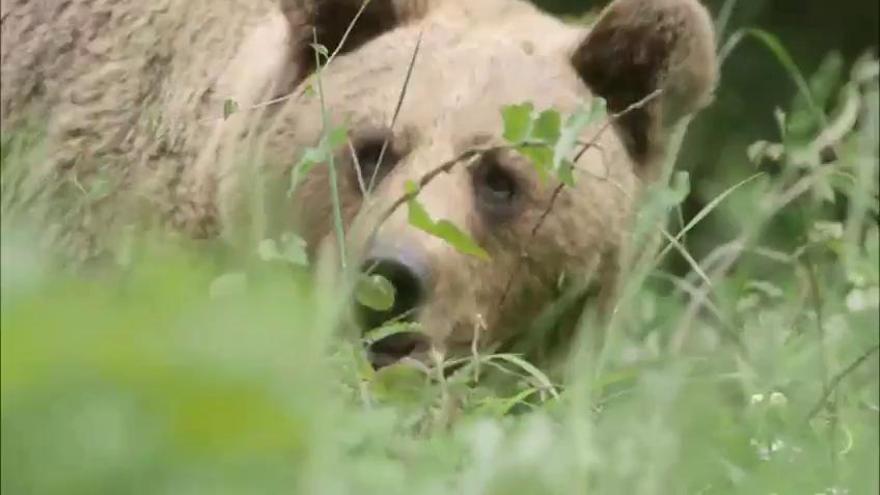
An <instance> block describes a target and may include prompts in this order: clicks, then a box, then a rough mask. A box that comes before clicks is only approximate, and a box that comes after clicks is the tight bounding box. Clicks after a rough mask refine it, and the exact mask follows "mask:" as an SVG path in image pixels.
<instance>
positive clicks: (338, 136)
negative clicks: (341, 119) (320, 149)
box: [323, 125, 348, 152]
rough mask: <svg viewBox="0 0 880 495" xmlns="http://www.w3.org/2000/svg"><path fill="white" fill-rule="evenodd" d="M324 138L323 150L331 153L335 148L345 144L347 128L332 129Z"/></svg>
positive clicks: (342, 126)
mask: <svg viewBox="0 0 880 495" xmlns="http://www.w3.org/2000/svg"><path fill="white" fill-rule="evenodd" d="M325 137H326V140H324V143H323V144H324V145H325V146H324V148H325V150H326V151H328V152H332V151H334V150H335V149H336V148H339V147H340V146H342V145H343V144H345V141H346V139H347V138H348V128H347V127H346V126H344V125H340V126H338V127H335V128H333V129H332V130H331V131H330V132H328V133H327V135H326V136H325Z"/></svg>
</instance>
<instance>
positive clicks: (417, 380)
mask: <svg viewBox="0 0 880 495" xmlns="http://www.w3.org/2000/svg"><path fill="white" fill-rule="evenodd" d="M370 389H371V391H372V392H373V395H374V396H375V397H376V398H377V399H379V400H380V401H384V402H392V403H399V404H413V403H419V402H421V401H422V400H423V399H424V398H425V397H426V396H427V393H428V392H430V387H428V377H427V376H425V374H424V373H423V372H422V371H421V370H420V369H418V368H416V367H415V366H411V365H408V364H405V363H397V364H392V365H391V366H386V367H384V368H382V369H380V370H378V371H377V372H376V374H375V375H373V379H372V380H371V381H370Z"/></svg>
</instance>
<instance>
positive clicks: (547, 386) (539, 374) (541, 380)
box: [488, 354, 558, 397]
mask: <svg viewBox="0 0 880 495" xmlns="http://www.w3.org/2000/svg"><path fill="white" fill-rule="evenodd" d="M488 359H489V360H497V361H506V362H508V363H510V364H512V365H514V366H516V367H518V368H520V369H521V370H523V371H524V372H525V373H526V374H527V375H529V376H531V377H532V378H533V379H534V381H535V385H536V386H538V387H540V388H541V389H543V390H545V391H548V392H550V394H551V395H553V396H554V397H557V396H558V394H557V392H556V387H555V386H554V385H553V382H552V381H550V378H549V377H548V376H547V375H546V374H544V372H543V371H541V370H539V369H538V368H537V367H535V365H533V364H532V363H530V362H528V361H526V360H525V359H523V358H521V357H520V356H518V355H516V354H493V355H491V356H489V357H488Z"/></svg>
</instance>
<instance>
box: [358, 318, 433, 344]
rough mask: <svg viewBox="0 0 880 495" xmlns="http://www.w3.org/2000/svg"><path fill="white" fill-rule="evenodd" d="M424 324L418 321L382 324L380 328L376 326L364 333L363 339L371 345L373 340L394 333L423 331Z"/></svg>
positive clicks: (375, 340) (378, 339)
mask: <svg viewBox="0 0 880 495" xmlns="http://www.w3.org/2000/svg"><path fill="white" fill-rule="evenodd" d="M421 329H422V326H421V325H420V324H418V323H417V322H412V321H398V322H394V323H389V324H387V325H382V326H381V327H379V328H374V329H372V330H370V331H369V332H367V334H366V335H364V338H363V341H364V343H365V344H367V345H369V344H372V343H373V342H377V341H380V340H382V339H384V338H385V337H390V336H392V335H397V334H399V333H405V332H417V333H418V332H421Z"/></svg>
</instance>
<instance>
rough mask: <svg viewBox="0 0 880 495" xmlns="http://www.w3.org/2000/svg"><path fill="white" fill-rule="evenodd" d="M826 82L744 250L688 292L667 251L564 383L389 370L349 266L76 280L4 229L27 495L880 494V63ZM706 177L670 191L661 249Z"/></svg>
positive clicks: (729, 196) (742, 200) (7, 378)
mask: <svg viewBox="0 0 880 495" xmlns="http://www.w3.org/2000/svg"><path fill="white" fill-rule="evenodd" d="M749 33H750V34H751V35H752V36H754V37H756V38H758V39H760V40H763V41H764V42H768V40H770V38H767V36H768V35H766V33H763V34H759V35H756V34H755V33H756V32H755V31H751V32H749ZM740 38H741V36H740ZM769 45H770V47H771V49H772V50H774V51H775V52H779V50H781V48H780V47H779V46H777V44H774V43H773V42H772V40H770V41H769ZM731 46H732V45H731ZM780 58H781V59H783V60H786V57H784V56H781V57H780ZM787 65H788V64H787ZM823 67H824V68H823V69H821V70H820V73H819V74H816V75H815V76H813V77H812V78H805V77H802V76H800V75H799V74H798V75H797V76H798V77H797V79H796V80H797V81H798V84H797V87H798V89H799V91H801V95H800V96H799V97H798V98H796V99H795V101H794V102H793V104H792V106H791V108H790V109H788V111H787V112H786V116H785V118H784V121H783V119H782V118H781V117H780V122H781V124H780V128H781V130H782V133H781V136H778V137H772V136H771V137H768V142H767V143H765V145H762V146H761V147H757V148H755V149H754V150H753V153H752V158H753V159H754V160H755V161H756V162H759V164H761V165H762V166H761V167H758V169H757V170H754V169H752V168H749V167H750V165H746V166H744V167H743V168H744V170H745V171H746V172H747V175H748V176H751V175H752V174H754V173H755V172H759V173H760V175H759V176H757V177H754V178H753V179H751V180H748V181H744V182H741V183H740V182H738V181H736V182H731V183H730V184H722V185H720V186H719V188H718V190H719V192H720V195H721V192H723V196H724V197H723V199H722V200H719V201H717V202H712V203H710V207H709V208H708V209H707V211H706V212H705V214H703V213H701V214H700V215H698V218H699V219H700V221H707V222H711V221H713V219H715V218H716V217H717V216H723V217H725V219H726V220H728V221H730V219H732V220H733V221H732V225H735V226H736V231H735V232H732V233H731V236H730V239H732V241H730V240H729V239H728V240H725V241H720V240H719V241H718V242H717V248H718V249H716V250H715V251H714V252H712V253H710V254H709V255H707V256H705V257H701V258H700V259H692V260H691V261H692V265H691V268H690V270H689V271H688V273H685V274H672V273H668V272H667V271H666V270H665V265H663V264H662V263H661V260H660V259H659V257H658V256H657V254H656V252H647V254H646V255H645V256H644V257H643V258H644V259H642V260H641V262H640V263H637V264H636V266H634V267H633V271H632V277H631V278H630V279H629V280H630V282H629V284H628V285H627V286H626V287H625V290H624V291H623V294H622V299H621V301H620V303H619V307H620V310H619V311H618V312H617V313H616V316H615V317H614V318H612V319H611V321H610V322H607V323H604V324H601V325H600V324H598V323H595V324H593V325H586V326H584V328H581V333H580V335H579V336H578V338H576V339H575V341H574V342H573V344H572V353H571V354H572V356H571V358H570V359H569V360H568V361H567V362H563V363H557V364H559V365H561V368H562V369H564V370H565V373H563V375H562V376H563V378H562V379H556V378H555V375H549V376H553V378H550V377H548V374H545V371H541V370H539V369H537V368H535V367H534V366H532V365H531V364H529V363H528V362H527V361H526V360H525V359H524V358H523V357H522V356H520V355H514V354H488V355H480V354H475V355H474V356H472V357H470V358H468V359H466V360H465V361H464V365H465V366H464V367H463V368H461V369H459V370H458V371H457V372H455V373H453V374H452V375H450V376H448V377H444V376H443V374H442V373H439V372H437V369H436V368H430V367H426V368H425V369H420V368H417V367H410V366H392V367H389V368H385V369H383V370H382V371H381V372H378V373H376V372H373V371H372V370H371V369H370V368H369V366H367V365H366V364H365V361H364V356H363V354H362V352H361V350H360V343H359V342H357V341H356V339H355V340H352V339H350V338H346V337H345V336H343V335H340V333H345V332H339V331H338V330H339V323H340V321H342V320H343V316H344V311H343V309H344V305H343V304H342V303H341V301H340V298H339V297H338V295H337V294H338V293H337V292H336V290H335V289H334V287H335V284H334V282H333V280H332V277H330V276H326V273H325V271H321V270H318V272H317V273H316V274H309V273H308V272H307V271H306V270H305V269H303V268H302V267H300V266H298V263H293V262H290V260H289V259H287V258H286V257H285V256H268V257H267V256H264V258H265V260H264V261H262V262H260V263H257V264H255V265H253V266H249V267H248V269H247V270H246V271H238V270H233V269H232V268H230V267H229V266H226V265H224V264H222V263H219V262H216V261H215V260H213V259H211V258H208V257H206V256H204V255H203V254H202V253H200V252H199V251H198V250H196V249H193V248H191V247H187V246H184V245H177V244H173V243H168V242H164V241H163V242H154V243H136V244H134V245H133V247H132V251H131V252H129V253H128V254H127V255H126V256H124V257H121V258H119V263H120V267H119V268H120V269H119V271H118V273H114V274H113V275H112V276H109V277H108V276H102V277H95V278H84V277H74V276H70V275H67V274H64V273H61V272H58V271H55V270H52V269H51V268H50V265H48V264H47V263H48V262H47V261H46V259H45V258H43V257H42V256H41V255H40V254H38V252H37V251H35V250H34V249H33V248H32V244H31V243H29V242H28V239H27V237H26V236H25V235H24V234H23V233H22V232H20V231H17V230H15V231H13V230H10V229H9V228H6V226H7V222H5V221H4V231H3V237H2V244H3V250H2V266H0V268H2V279H0V280H2V287H0V289H2V299H0V302H2V312H0V324H2V332H0V339H2V341H0V344H2V351H0V352H2V354H0V356H2V364H0V371H2V378H0V399H2V404H0V422H2V443H0V447H2V490H3V493H9V494H18V493H21V494H30V493H34V494H43V493H64V494H96V493H150V494H153V493H168V494H181V493H212V494H218V493H235V494H240V493H302V494H334V493H340V494H342V493H352V494H356V493H357V494H360V493H382V494H395V493H400V494H417V495H420V494H446V493H464V494H498V495H502V494H545V493H546V494H574V493H601V494H625V493H626V494H629V493H632V494H664V495H665V494H678V493H681V494H716V493H719V494H726V493H742V494H768V495H769V494H774V493H775V494H823V495H824V494H827V495H831V494H836V495H839V494H843V493H847V494H852V495H855V494H872V493H877V492H878V483H880V481H878V470H877V466H878V462H880V458H878V442H880V436H878V415H880V409H878V404H880V393H878V358H877V354H878V353H877V345H878V340H880V335H878V328H880V310H878V304H880V295H878V286H880V270H878V264H877V262H878V259H880V241H878V226H877V215H878V211H877V208H878V204H877V186H876V182H877V181H876V179H877V176H878V175H877V174H878V157H877V149H878V148H877V129H878V128H877V122H878V108H877V103H876V98H877V94H878V93H877V78H876V72H873V74H874V75H873V76H870V73H871V71H872V70H873V71H876V61H872V60H867V59H866V60H865V61H863V63H862V65H860V66H857V67H856V68H855V69H854V70H853V71H852V74H851V75H850V76H849V77H845V76H843V75H842V72H841V71H842V69H841V68H840V67H838V68H836V69H835V66H834V64H825V66H823ZM787 68H788V70H789V71H796V68H794V67H793V66H788V67H787ZM835 70H837V71H838V72H840V73H839V74H838V76H839V79H840V80H841V81H842V82H840V83H834V84H828V83H827V82H828V81H829V80H831V79H834V77H832V76H833V74H832V72H833V71H835ZM866 73H867V74H868V76H866V75H865V74H866ZM829 85H830V86H833V87H834V88H836V89H835V90H834V91H831V90H823V89H822V88H823V87H825V86H829ZM850 98H855V100H853V101H855V102H856V105H857V108H858V112H857V113H858V119H856V120H855V121H853V122H842V119H845V118H846V112H845V111H844V110H845V108H846V104H847V102H848V101H850V100H849V99H850ZM826 112H827V117H826ZM835 125H837V126H836V127H835ZM830 128H837V129H843V131H841V132H839V133H837V134H835V135H834V136H832V137H833V138H834V139H833V140H832V142H831V143H830V144H827V143H824V142H823V146H824V145H825V144H827V145H828V146H832V147H833V148H834V151H835V154H836V159H835V160H834V161H833V163H830V164H824V165H823V164H820V163H819V160H818V156H819V154H820V152H821V151H822V150H819V149H814V148H815V146H813V145H814V144H815V143H816V142H817V137H818V136H824V135H826V133H823V131H824V130H826V129H830ZM4 142H6V140H4ZM7 149H9V148H8V147H7ZM762 150H763V152H760V153H759V151H762ZM767 150H775V151H774V152H773V153H768V152H767ZM746 155H747V154H746V150H742V156H743V162H744V163H745V162H746V161H747V159H746ZM3 156H4V163H3V175H4V176H5V177H6V178H9V177H14V176H13V175H10V174H12V173H13V172H14V171H15V170H16V169H15V164H14V163H12V160H14V159H15V156H16V155H14V154H7V153H4V155H3ZM10 157H12V158H10ZM767 161H771V162H773V163H772V166H773V169H774V172H772V173H770V172H766V171H765V170H767V169H766V168H764V167H763V165H766V162H767ZM685 179H686V177H685V176H677V180H676V181H674V187H665V188H657V190H655V191H653V193H652V194H651V195H650V196H649V198H648V201H646V204H645V207H644V208H645V211H646V212H647V213H651V214H650V215H645V216H644V218H645V222H646V223H644V224H640V225H639V226H638V228H637V229H636V234H637V235H638V236H654V235H656V234H657V232H656V228H655V223H652V222H653V221H654V220H657V219H662V218H664V217H665V216H667V214H669V213H670V212H672V211H674V209H675V208H676V207H677V205H678V204H679V203H680V202H681V200H682V199H683V196H684V194H686V193H687V190H688V189H687V187H688V184H687V181H686V180H685ZM6 184H11V182H6ZM7 215H8V211H6V210H4V220H5V219H6V218H7ZM716 221H717V220H716ZM780 225H784V226H785V228H786V229H787V230H786V232H787V233H788V235H787V236H786V238H785V239H783V240H782V241H780V240H779V239H778V237H779V236H778V235H774V234H776V232H775V230H776V229H777V228H778V227H779V226H780ZM691 227H692V226H691V225H687V226H685V227H684V229H682V231H681V232H677V231H672V232H670V233H669V235H668V236H667V237H666V238H665V241H664V242H665V243H670V245H669V246H668V247H666V248H665V249H664V251H669V252H676V251H677V252H681V251H682V250H685V249H686V244H687V242H685V240H684V239H685V236H684V235H682V234H683V233H684V231H689V230H690V229H691ZM644 238H646V237H640V239H644ZM680 240H681V241H682V242H679V241H680ZM671 241H674V242H671ZM728 241H729V242H728ZM276 251H277V249H276ZM273 252H274V251H273ZM296 259H297V260H299V255H297V256H296ZM585 321H587V322H589V321H591V319H590V318H585ZM598 335H603V336H604V338H602V339H598V338H596V337H597V336H598ZM438 359H439V358H438Z"/></svg>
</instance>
